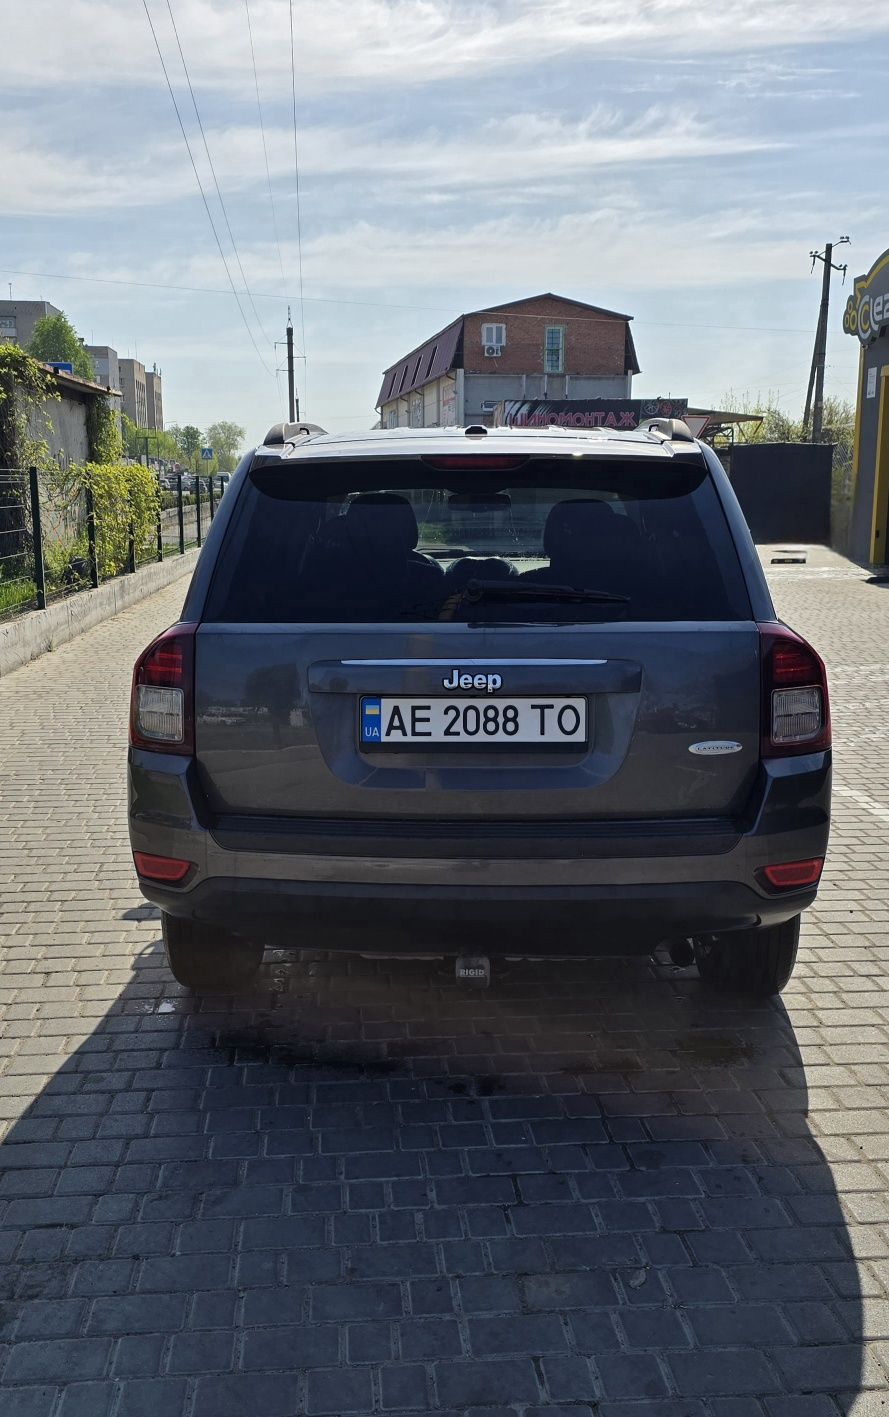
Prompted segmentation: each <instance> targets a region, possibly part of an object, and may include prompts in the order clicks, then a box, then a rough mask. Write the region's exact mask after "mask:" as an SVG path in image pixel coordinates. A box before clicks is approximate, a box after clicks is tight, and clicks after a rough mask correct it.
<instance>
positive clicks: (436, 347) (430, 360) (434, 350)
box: [423, 344, 438, 379]
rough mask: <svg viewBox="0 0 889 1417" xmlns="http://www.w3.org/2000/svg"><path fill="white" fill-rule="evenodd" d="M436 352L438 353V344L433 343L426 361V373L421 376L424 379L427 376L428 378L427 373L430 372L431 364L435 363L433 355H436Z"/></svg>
mask: <svg viewBox="0 0 889 1417" xmlns="http://www.w3.org/2000/svg"><path fill="white" fill-rule="evenodd" d="M437 353H438V345H437V344H434V345H433V346H432V352H431V353H430V355H429V362H428V364H427V365H426V373H425V374H424V376H423V377H424V379H428V378H429V375H430V374H431V373H432V366H433V364H434V363H435V356H436V354H437Z"/></svg>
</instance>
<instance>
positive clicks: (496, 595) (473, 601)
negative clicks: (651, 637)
mask: <svg viewBox="0 0 889 1417" xmlns="http://www.w3.org/2000/svg"><path fill="white" fill-rule="evenodd" d="M461 599H462V600H468V601H469V603H470V605H478V603H479V602H480V601H482V600H488V601H497V600H504V601H506V600H537V601H540V600H555V601H561V602H562V603H563V604H565V603H577V604H580V603H582V602H584V601H586V602H594V603H596V604H598V605H627V604H628V603H629V599H630V597H629V596H628V595H613V594H612V593H611V591H607V590H587V589H586V588H585V587H583V586H573V585H548V584H540V585H535V583H534V582H533V581H478V580H470V581H467V583H466V589H465V590H464V591H463V594H462V596H461Z"/></svg>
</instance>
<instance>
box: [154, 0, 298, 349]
mask: <svg viewBox="0 0 889 1417" xmlns="http://www.w3.org/2000/svg"><path fill="white" fill-rule="evenodd" d="M167 11H168V13H169V16H170V24H171V25H172V26H173V34H174V36H175V39H176V48H177V49H178V50H179V58H180V59H181V61H182V72H183V73H184V75H185V82H186V83H187V84H188V92H189V93H190V95H191V106H192V108H193V109H194V116H195V118H196V119H197V124H198V128H199V129H200V133H201V141H202V142H203V144H204V152H205V154H206V157H207V162H208V164H209V166H210V172H211V175H212V177H213V186H214V187H215V188H216V196H217V198H218V200H219V205H220V207H221V209H222V217H223V220H224V222H225V229H226V231H227V232H228V239H229V241H230V242H231V244H232V250H233V251H234V253H235V260H236V261H237V263H238V270H239V271H240V272H241V281H242V282H243V285H244V292H245V294H246V296H247V299H248V300H249V301H250V306H251V309H252V310H253V318H254V319H255V321H256V323H257V325H258V326H259V329H260V331H261V333H262V336H263V338H264V339H265V340H266V341H267V343H268V344H272V343H273V341H272V339H271V338H270V336H269V334H268V331H267V330H265V329H264V328H263V323H262V320H261V319H260V318H259V311H258V310H257V308H256V302H255V301H254V299H253V296H252V295H251V293H250V290H249V288H248V285H247V277H246V276H245V274H244V267H243V266H242V264H241V256H240V252H239V251H238V243H237V242H236V241H235V236H234V232H233V231H232V226H231V222H230V221H229V219H228V211H227V209H226V205H225V201H224V200H223V196H222V192H221V190H220V187H219V178H218V177H217V176H216V167H215V165H214V163H213V159H212V157H211V156H210V146H209V144H208V142H207V135H206V133H205V132H204V125H203V123H202V121H201V115H200V112H199V110H198V101H197V99H196V98H195V95H194V89H193V88H192V83H191V75H190V74H189V72H188V65H187V64H186V62H185V54H184V53H183V50H182V41H181V40H180V38H179V30H178V29H177V27H176V21H175V19H174V17H173V6H172V3H171V0H167ZM269 373H271V370H269Z"/></svg>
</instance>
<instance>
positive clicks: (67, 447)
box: [28, 394, 90, 467]
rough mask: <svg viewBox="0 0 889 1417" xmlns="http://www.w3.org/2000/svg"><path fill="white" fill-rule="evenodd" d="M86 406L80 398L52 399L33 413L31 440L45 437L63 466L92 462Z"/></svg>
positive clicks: (30, 430) (29, 430)
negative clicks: (90, 460) (90, 459)
mask: <svg viewBox="0 0 889 1417" xmlns="http://www.w3.org/2000/svg"><path fill="white" fill-rule="evenodd" d="M86 413H87V406H86V404H85V403H81V401H80V400H79V399H71V398H66V397H65V396H64V394H63V395H62V397H61V398H60V399H49V400H47V402H46V403H45V404H43V405H41V407H40V408H38V409H35V410H33V411H32V413H31V416H30V418H29V420H28V432H29V435H30V436H31V437H32V438H45V439H46V441H47V443H48V444H49V450H50V455H51V456H52V459H53V461H54V462H57V463H58V464H59V466H60V467H68V466H69V465H70V464H71V463H82V462H89V455H90V444H89V437H88V435H87V431H86Z"/></svg>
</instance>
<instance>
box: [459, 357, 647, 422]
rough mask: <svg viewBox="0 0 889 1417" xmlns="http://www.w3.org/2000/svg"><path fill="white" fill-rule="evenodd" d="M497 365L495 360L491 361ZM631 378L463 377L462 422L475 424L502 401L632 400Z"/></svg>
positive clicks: (552, 375)
mask: <svg viewBox="0 0 889 1417" xmlns="http://www.w3.org/2000/svg"><path fill="white" fill-rule="evenodd" d="M491 363H492V364H494V363H496V360H491ZM630 383H631V380H630V377H629V376H628V375H626V374H621V375H617V376H613V377H602V378H596V377H593V376H587V377H584V378H581V377H578V376H577V375H570V374H568V375H565V374H493V373H491V374H489V373H484V374H468V373H467V374H466V375H465V376H464V391H465V395H464V396H465V408H466V414H465V420H464V421H466V422H469V423H478V422H480V421H483V420H484V419H487V418H489V417H490V411H489V410H486V409H485V408H484V404H485V403H486V402H487V403H499V402H500V401H501V400H502V399H564V398H572V399H626V398H631V397H632V394H631V392H630Z"/></svg>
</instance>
